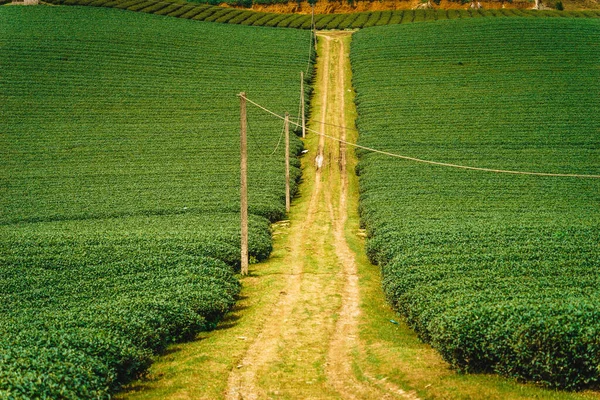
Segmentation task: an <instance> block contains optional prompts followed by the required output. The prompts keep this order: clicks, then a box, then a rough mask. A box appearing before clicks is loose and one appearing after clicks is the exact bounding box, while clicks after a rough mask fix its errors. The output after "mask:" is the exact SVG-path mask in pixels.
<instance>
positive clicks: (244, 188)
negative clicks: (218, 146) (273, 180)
mask: <svg viewBox="0 0 600 400" xmlns="http://www.w3.org/2000/svg"><path fill="white" fill-rule="evenodd" d="M239 96H240V203H241V205H240V214H241V220H242V226H241V228H242V244H241V249H242V254H241V256H242V267H241V272H242V275H248V146H247V141H246V126H247V120H246V93H245V92H242V93H240V94H239Z"/></svg>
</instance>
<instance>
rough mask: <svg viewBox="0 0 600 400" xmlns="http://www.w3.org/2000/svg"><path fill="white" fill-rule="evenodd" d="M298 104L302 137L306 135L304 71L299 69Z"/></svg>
mask: <svg viewBox="0 0 600 400" xmlns="http://www.w3.org/2000/svg"><path fill="white" fill-rule="evenodd" d="M300 104H301V105H302V107H301V115H302V139H304V138H305V137H306V119H305V116H304V72H302V71H300Z"/></svg>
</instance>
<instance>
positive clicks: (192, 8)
mask: <svg viewBox="0 0 600 400" xmlns="http://www.w3.org/2000/svg"><path fill="white" fill-rule="evenodd" d="M234 1H237V0H234ZM50 3H52V4H57V5H59V4H60V5H75V6H92V7H110V8H119V9H123V10H129V11H136V12H143V13H151V14H157V15H165V16H170V17H177V18H185V19H192V20H194V21H207V22H217V23H226V24H236V25H237V24H240V25H248V26H266V27H278V28H295V29H312V27H313V23H314V26H315V27H316V29H360V28H370V27H372V26H381V25H397V24H409V23H413V22H432V21H438V20H446V19H470V18H481V17H486V18H505V17H510V18H516V17H518V18H527V19H531V18H598V17H600V11H598V10H578V11H556V10H519V9H499V10H493V9H490V10H483V9H480V10H471V9H468V10H444V9H428V10H394V11H389V10H388V11H372V12H357V13H350V14H316V15H315V16H314V20H313V18H312V17H311V15H309V14H307V13H304V14H300V13H298V14H279V13H270V12H257V11H250V10H245V9H239V8H230V7H220V6H215V5H209V4H199V3H202V2H196V1H184V0H50ZM209 3H211V4H212V2H210V1H209ZM225 3H227V1H225ZM0 4H1V3H0Z"/></svg>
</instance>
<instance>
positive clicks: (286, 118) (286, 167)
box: [285, 113, 291, 212]
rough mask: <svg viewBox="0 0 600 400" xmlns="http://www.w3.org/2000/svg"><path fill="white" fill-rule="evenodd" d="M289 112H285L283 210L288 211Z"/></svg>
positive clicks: (289, 202) (289, 200)
mask: <svg viewBox="0 0 600 400" xmlns="http://www.w3.org/2000/svg"><path fill="white" fill-rule="evenodd" d="M290 204H291V199H290V114H289V113H285V211H286V212H290Z"/></svg>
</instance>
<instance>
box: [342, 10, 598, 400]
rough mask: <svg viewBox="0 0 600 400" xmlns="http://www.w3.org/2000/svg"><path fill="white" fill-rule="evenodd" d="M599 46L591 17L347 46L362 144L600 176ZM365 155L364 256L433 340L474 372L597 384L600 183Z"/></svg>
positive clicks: (371, 34) (425, 29)
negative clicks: (377, 266) (596, 64)
mask: <svg viewBox="0 0 600 400" xmlns="http://www.w3.org/2000/svg"><path fill="white" fill-rule="evenodd" d="M398 37H402V38H403V40H401V41H399V40H397V38H398ZM439 38H444V40H443V43H441V42H439ZM556 38H560V40H557V39H556ZM599 40H600V23H599V21H598V20H596V19H587V20H585V19H577V20H575V19H565V18H536V19H531V20H528V19H524V18H497V19H493V20H487V21H483V20H481V19H480V18H478V19H474V18H473V19H462V20H453V21H439V22H432V23H430V24H410V25H400V26H390V27H381V28H371V29H366V30H363V31H360V32H358V33H356V34H355V36H354V40H353V43H352V49H351V60H352V66H353V82H354V85H355V88H356V90H357V97H356V103H357V107H358V114H359V118H358V121H357V124H358V127H359V129H360V137H359V143H360V144H361V145H364V146H368V147H373V148H377V149H381V150H385V151H388V152H392V153H398V154H403V155H407V156H411V157H417V158H421V159H427V160H434V161H440V162H445V163H452V164H460V165H468V166H477V167H484V168H496V169H505V170H519V171H537V172H556V173H569V172H571V173H579V174H593V175H598V174H599V173H600V169H599V167H598V163H597V162H596V160H598V159H599V157H600V153H599V151H600V138H599V137H598V135H596V134H594V132H595V131H596V130H597V127H598V126H600V104H599V103H598V101H597V99H596V96H595V95H594V94H593V93H597V92H598V90H600V71H598V70H597V69H595V68H593V67H592V66H593V63H594V61H593V60H597V59H598V58H599V57H600V48H598V46H596V45H595V43H598V42H599ZM557 71H560V73H558V72H557ZM549 76H551V77H552V80H548V77H549ZM558 88H560V89H558ZM575 99H577V101H575ZM542 104H543V106H540V105H542ZM466 105H468V106H466ZM557 109H560V110H561V112H560V113H557V112H556V110H557ZM357 154H358V156H359V160H360V161H359V165H358V166H357V173H358V174H359V180H360V214H361V223H362V225H363V226H364V227H365V228H366V229H367V235H368V240H367V245H366V247H367V254H368V256H369V258H370V259H371V260H372V261H373V262H374V263H376V264H378V265H380V267H381V270H382V276H383V288H384V292H385V294H386V296H387V298H388V300H389V302H390V303H391V304H392V305H393V307H394V308H395V309H396V310H397V311H398V312H399V313H401V314H402V315H404V316H405V318H406V320H407V322H408V323H409V325H410V326H411V327H413V329H414V330H415V331H416V332H417V333H418V334H419V336H420V337H421V338H422V339H423V340H425V341H427V342H429V343H431V345H432V346H433V347H434V348H435V349H437V350H438V351H439V352H440V354H441V355H442V356H443V357H444V359H445V360H447V361H448V362H449V363H450V364H451V365H452V366H453V367H455V368H456V369H458V370H461V371H465V372H495V373H499V374H502V375H505V376H509V377H512V378H516V379H519V380H525V381H531V382H535V383H538V384H541V385H545V386H549V387H552V388H562V389H569V390H578V389H582V388H587V387H595V386H597V385H598V384H599V383H600V374H599V371H598V366H599V365H600V306H599V305H600V289H599V288H600V275H599V274H598V265H600V249H599V248H598V243H599V242H600V209H599V208H598V207H597V205H598V204H599V202H600V182H599V180H597V179H582V178H558V177H540V176H518V175H506V174H504V175H503V174H494V173H489V172H476V171H466V170H459V169H450V168H444V167H441V166H434V165H425V164H418V163H414V162H410V161H404V160H400V159H394V158H390V157H385V156H383V155H379V154H372V153H369V152H367V151H364V150H360V151H358V152H357Z"/></svg>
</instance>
